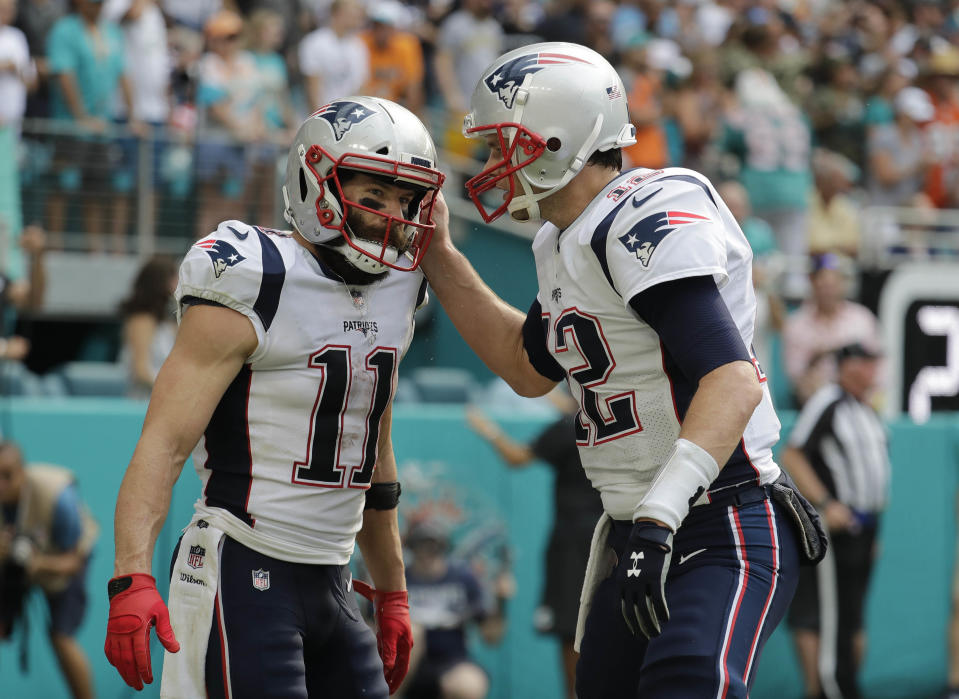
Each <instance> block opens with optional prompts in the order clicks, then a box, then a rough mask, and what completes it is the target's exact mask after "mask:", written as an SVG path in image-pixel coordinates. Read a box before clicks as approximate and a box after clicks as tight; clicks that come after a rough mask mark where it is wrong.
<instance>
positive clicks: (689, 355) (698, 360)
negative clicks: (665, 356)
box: [629, 277, 750, 382]
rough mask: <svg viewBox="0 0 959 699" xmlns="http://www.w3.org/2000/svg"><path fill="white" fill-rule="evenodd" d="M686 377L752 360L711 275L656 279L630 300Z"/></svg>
mask: <svg viewBox="0 0 959 699" xmlns="http://www.w3.org/2000/svg"><path fill="white" fill-rule="evenodd" d="M629 305H630V306H631V307H632V309H633V310H634V311H636V314H637V315H638V316H639V317H640V318H642V319H643V321H644V322H645V323H646V324H647V325H649V326H650V327H651V328H652V329H653V330H655V331H656V334H657V335H659V339H660V341H661V342H662V343H663V346H664V347H665V348H666V351H667V352H669V354H670V355H671V356H672V358H673V360H674V361H675V362H676V364H677V366H679V369H680V371H682V372H683V374H684V375H685V376H686V378H687V379H689V380H690V381H693V382H698V381H699V380H700V379H701V378H702V377H704V376H705V375H706V374H708V373H709V372H711V371H712V370H713V369H716V368H717V367H721V366H722V365H724V364H728V363H729V362H734V361H737V360H744V361H747V362H748V361H750V358H749V351H748V350H747V349H746V344H745V343H744V342H743V338H742V335H740V333H739V328H737V327H736V323H735V321H733V318H732V316H731V315H730V313H729V309H728V308H727V307H726V302H725V301H723V297H722V296H721V295H720V293H719V289H717V288H716V283H715V282H714V281H713V278H712V277H688V278H685V279H676V280H674V281H669V282H663V283H662V284H657V285H655V286H653V287H650V288H649V289H646V290H645V291H642V292H640V293H638V294H637V295H636V296H634V297H633V298H632V299H630V301H629Z"/></svg>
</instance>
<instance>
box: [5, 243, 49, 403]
mask: <svg viewBox="0 0 959 699" xmlns="http://www.w3.org/2000/svg"><path fill="white" fill-rule="evenodd" d="M19 242H20V248H21V249H22V251H23V257H25V258H26V261H27V262H26V264H25V265H24V266H25V267H26V271H27V274H26V276H23V277H20V278H17V279H15V278H12V277H8V276H6V275H4V274H2V273H0V360H5V361H10V362H22V361H23V360H25V359H26V358H27V356H28V355H29V353H30V340H29V338H27V337H24V336H22V335H18V334H15V332H14V330H15V328H16V326H17V315H18V313H20V312H24V311H30V312H36V311H39V310H40V308H41V307H42V306H43V297H44V292H45V290H46V274H45V269H44V255H45V252H46V245H47V242H46V234H45V232H44V230H43V229H42V228H40V227H39V226H33V225H31V226H27V227H25V228H24V229H23V235H21V236H20V241H19ZM25 334H26V333H25ZM24 371H26V369H24ZM6 390H7V386H6V385H5V384H3V383H2V382H0V393H3V392H5V391H6Z"/></svg>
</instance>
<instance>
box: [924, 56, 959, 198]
mask: <svg viewBox="0 0 959 699" xmlns="http://www.w3.org/2000/svg"><path fill="white" fill-rule="evenodd" d="M957 81H959V49H956V48H954V47H950V48H948V49H945V50H942V51H938V52H936V53H934V54H933V55H932V56H931V57H930V59H929V62H928V64H927V65H926V66H925V68H924V70H923V74H922V75H921V83H920V85H921V86H922V87H923V88H924V89H925V90H926V91H927V92H928V93H929V96H930V98H932V103H933V105H934V106H935V108H936V113H935V116H934V117H933V119H932V121H931V122H930V123H929V124H928V125H927V126H926V129H927V131H928V133H929V138H930V141H931V146H930V148H931V150H932V152H933V153H935V154H936V159H937V160H936V162H935V163H934V164H933V165H932V166H931V167H930V168H929V170H928V173H927V175H926V187H925V189H926V194H928V195H929V198H930V199H931V200H932V202H933V204H935V205H936V206H937V207H939V208H952V207H955V206H956V205H957V204H959V89H957V86H956V83H957Z"/></svg>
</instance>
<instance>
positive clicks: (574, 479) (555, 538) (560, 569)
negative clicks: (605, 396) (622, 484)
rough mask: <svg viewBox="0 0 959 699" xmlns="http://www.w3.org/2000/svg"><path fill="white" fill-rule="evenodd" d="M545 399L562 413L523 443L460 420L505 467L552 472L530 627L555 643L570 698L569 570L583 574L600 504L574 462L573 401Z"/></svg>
mask: <svg viewBox="0 0 959 699" xmlns="http://www.w3.org/2000/svg"><path fill="white" fill-rule="evenodd" d="M549 396H550V399H551V400H553V402H554V403H556V405H557V407H558V408H559V409H560V412H561V413H562V414H561V415H560V417H559V418H557V419H556V420H554V421H553V422H552V423H550V424H549V425H548V426H547V427H546V428H545V429H544V430H542V431H541V432H540V433H539V434H538V435H537V436H536V437H535V438H534V439H533V440H532V441H531V442H530V443H529V444H522V443H520V442H516V441H514V440H512V439H510V438H509V437H508V436H507V435H506V434H504V433H503V431H502V430H500V429H499V427H497V426H496V425H495V424H494V423H493V422H492V421H491V420H490V419H489V418H487V417H486V416H485V415H484V414H483V413H482V412H480V411H479V410H476V409H473V410H471V411H469V412H468V413H467V415H466V417H467V420H468V422H469V424H470V427H472V428H473V431H475V432H476V433H477V434H478V435H479V436H481V437H482V438H483V439H485V440H486V441H487V442H489V443H490V445H492V447H493V448H494V449H496V452H497V453H498V454H499V455H500V458H502V459H503V461H505V462H506V463H507V465H509V466H510V468H523V467H525V466H528V465H529V464H530V463H532V462H534V461H536V460H539V461H542V462H544V463H546V464H547V465H549V466H550V468H552V469H553V472H554V475H555V480H554V485H553V529H552V532H551V534H550V537H549V544H548V546H547V549H546V561H545V566H544V568H543V575H544V581H545V582H544V584H543V591H542V597H541V602H540V607H539V609H537V611H536V620H535V624H536V628H537V630H538V631H540V632H542V633H549V634H553V635H555V636H556V637H557V638H558V639H559V642H560V651H561V653H562V656H561V662H562V665H563V674H564V677H565V682H566V685H565V692H566V693H565V696H568V697H573V694H574V689H575V686H576V661H577V660H578V658H579V654H578V653H576V651H574V650H573V641H574V640H575V637H576V618H577V615H578V613H579V596H580V592H581V588H582V584H581V583H582V581H581V580H580V579H579V578H578V577H577V576H575V575H570V574H569V571H571V570H586V562H587V559H588V558H589V543H590V540H591V538H592V535H593V528H594V527H595V526H596V521H597V520H598V519H599V516H600V515H601V514H602V513H603V506H602V503H601V502H600V499H599V494H598V493H597V492H596V490H594V489H593V486H592V485H591V484H590V482H589V479H587V478H586V474H585V473H584V472H583V466H582V463H581V462H580V460H579V449H578V448H577V446H576V436H575V432H574V429H573V420H575V419H576V414H577V408H578V406H577V404H576V401H574V400H573V399H572V397H570V395H569V394H568V393H567V392H566V391H565V390H563V389H558V390H554V391H553V392H552V393H550V394H549Z"/></svg>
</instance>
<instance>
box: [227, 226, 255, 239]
mask: <svg viewBox="0 0 959 699" xmlns="http://www.w3.org/2000/svg"><path fill="white" fill-rule="evenodd" d="M227 228H229V229H230V230H231V231H233V235H235V236H236V237H237V238H239V239H240V240H246V237H247V236H248V235H250V234H249V233H240V231H238V230H237V229H236V228H234V227H233V226H227Z"/></svg>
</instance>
